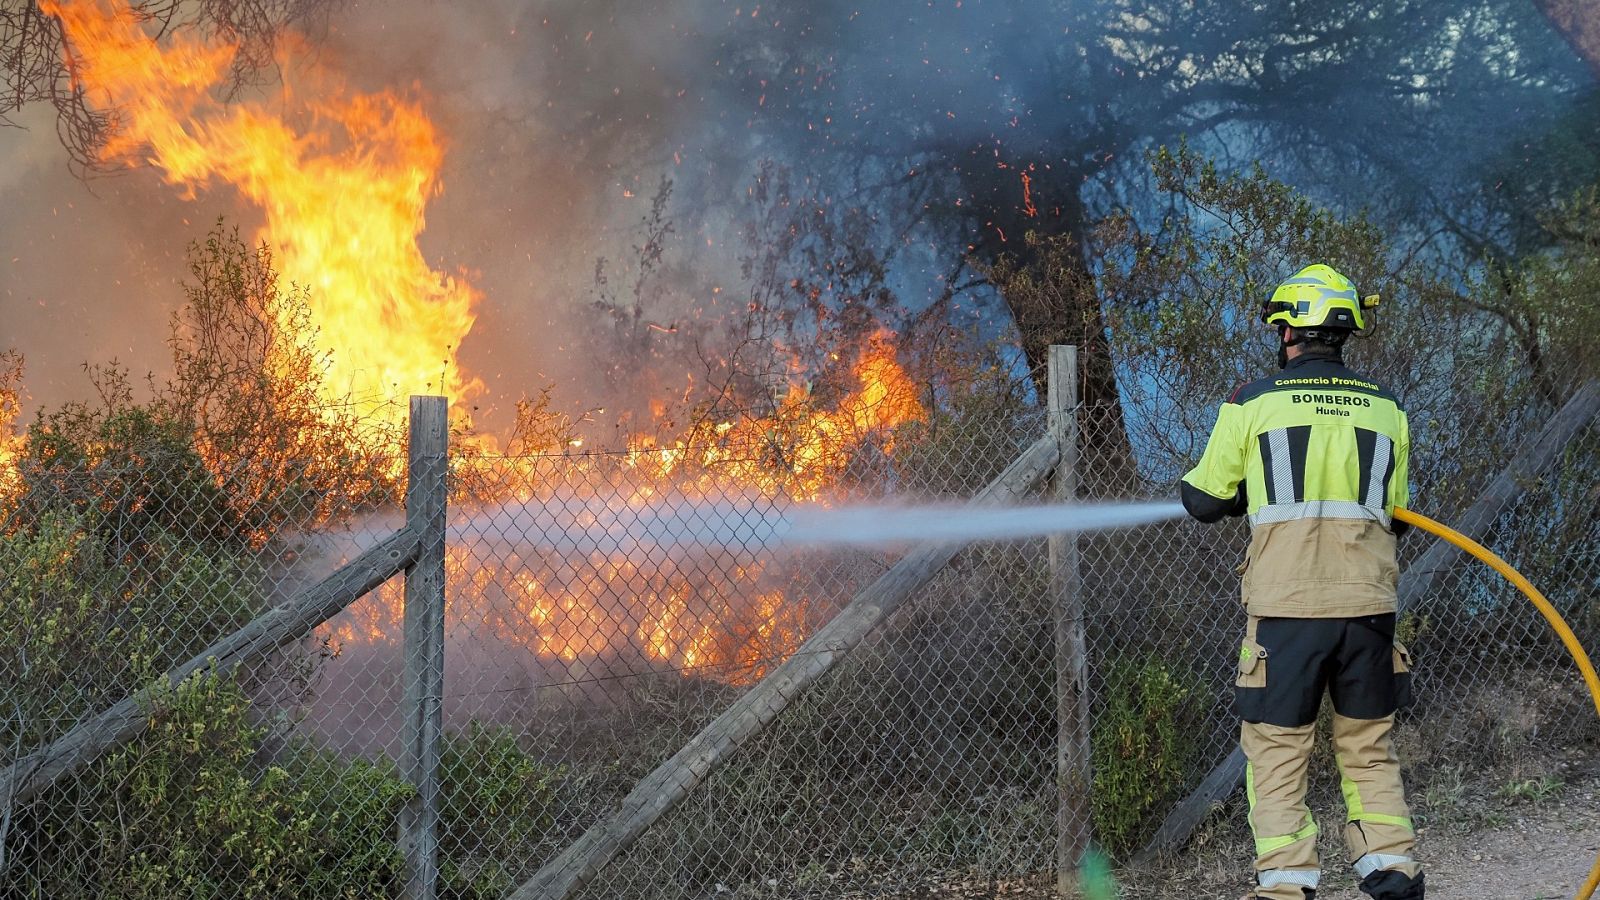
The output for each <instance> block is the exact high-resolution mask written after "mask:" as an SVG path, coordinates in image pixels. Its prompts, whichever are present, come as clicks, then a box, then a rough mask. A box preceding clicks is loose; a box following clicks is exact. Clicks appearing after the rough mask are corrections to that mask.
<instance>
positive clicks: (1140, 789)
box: [1092, 657, 1205, 855]
mask: <svg viewBox="0 0 1600 900" xmlns="http://www.w3.org/2000/svg"><path fill="white" fill-rule="evenodd" d="M1203 696H1205V694H1204V692H1203V691H1202V690H1201V688H1200V686H1199V684H1198V682H1197V681H1196V680H1195V678H1194V676H1193V675H1191V674H1189V673H1186V672H1184V671H1183V670H1182V669H1180V668H1179V667H1178V666H1177V665H1175V664H1173V663H1170V662H1167V661H1165V660H1163V659H1161V658H1159V657H1140V658H1122V659H1115V660H1112V661H1111V662H1110V664H1109V666H1108V669H1107V672H1106V681H1105V693H1104V696H1103V697H1102V698H1100V703H1101V704H1102V706H1101V712H1100V715H1099V718H1098V719H1097V720H1096V723H1095V729H1094V735H1093V739H1092V753H1093V759H1094V827H1095V837H1096V838H1097V839H1098V840H1099V842H1100V843H1101V844H1102V845H1103V846H1104V847H1105V848H1106V849H1107V850H1108V851H1110V852H1111V853H1112V854H1113V855H1120V854H1123V853H1126V852H1128V851H1130V850H1133V849H1135V848H1136V846H1137V842H1138V841H1139V839H1141V838H1142V837H1144V831H1143V829H1144V826H1145V824H1146V820H1147V819H1148V818H1149V817H1150V816H1151V815H1152V814H1155V813H1158V812H1160V811H1161V809H1162V808H1163V807H1162V804H1163V803H1166V802H1170V801H1171V800H1172V799H1173V798H1174V796H1175V795H1176V794H1177V793H1178V791H1179V790H1180V789H1181V788H1183V787H1184V786H1185V784H1186V783H1187V779H1188V778H1189V771H1190V766H1191V764H1192V763H1193V753H1194V743H1193V741H1192V740H1191V738H1190V733H1191V732H1190V728H1189V727H1188V724H1189V718H1190V711H1189V709H1188V707H1189V706H1190V705H1191V704H1190V701H1191V700H1192V699H1194V698H1196V697H1203Z"/></svg>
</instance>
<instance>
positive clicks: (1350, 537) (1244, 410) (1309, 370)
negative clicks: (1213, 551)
mask: <svg viewBox="0 0 1600 900" xmlns="http://www.w3.org/2000/svg"><path fill="white" fill-rule="evenodd" d="M1410 447H1411V438H1410V432H1409V430H1408V428H1407V426H1406V414H1405V410H1404V409H1402V408H1401V406H1400V404H1399V402H1398V401H1396V400H1395V398H1394V396H1393V395H1392V394H1390V393H1389V392H1388V391H1386V390H1384V389H1383V388H1382V387H1381V386H1379V385H1377V384H1375V383H1373V382H1372V381H1371V380H1369V379H1366V378H1363V377H1361V376H1360V375H1357V374H1356V373H1355V372H1352V371H1350V369H1348V368H1346V367H1345V365H1344V363H1342V362H1341V361H1339V360H1338V359H1335V358H1332V357H1328V356H1308V355H1302V356H1300V357H1298V358H1296V359H1294V360H1291V361H1290V362H1289V364H1288V366H1286V367H1285V368H1284V370H1283V371H1281V372H1279V373H1278V374H1276V375H1273V376H1270V377H1267V378H1262V379H1260V380H1257V381H1253V382H1251V383H1249V384H1246V385H1244V386H1243V387H1240V388H1239V389H1238V390H1237V391H1234V393H1233V396H1232V397H1230V398H1228V401H1227V402H1226V403H1224V404H1222V409H1221V411H1219V412H1218V413H1217V424H1216V426H1215V427H1214V428H1213V429H1212V431H1211V438H1210V440H1209V441H1207V443H1206V450H1205V454H1204V455H1203V456H1201V458H1200V462H1199V464H1198V465H1196V466H1195V467H1194V468H1193V469H1192V470H1190V471H1189V473H1188V474H1186V475H1184V476H1183V484H1182V486H1181V490H1182V495H1183V503H1184V507H1185V508H1186V509H1188V510H1189V513H1190V514H1191V515H1193V516H1194V517H1195V518H1197V519H1200V520H1201V521H1203V522H1215V521H1217V520H1219V519H1221V518H1222V517H1223V516H1225V515H1248V516H1249V518H1250V526H1251V537H1250V549H1249V551H1248V552H1247V554H1246V557H1245V570H1244V602H1245V606H1246V608H1247V610H1248V611H1249V612H1250V614H1251V615H1255V616H1289V617H1297V618H1343V617H1351V616H1366V615H1377V614H1382V613H1389V612H1394V611H1395V585H1396V582H1397V580H1398V569H1397V567H1396V565H1395V546H1394V545H1395V533H1394V531H1393V530H1392V526H1393V524H1394V523H1393V520H1392V519H1391V515H1392V513H1393V511H1394V508H1395V507H1396V506H1399V507H1401V508H1404V507H1405V505H1406V503H1407V501H1408V492H1407V487H1406V462H1407V457H1408V456H1409V454H1410Z"/></svg>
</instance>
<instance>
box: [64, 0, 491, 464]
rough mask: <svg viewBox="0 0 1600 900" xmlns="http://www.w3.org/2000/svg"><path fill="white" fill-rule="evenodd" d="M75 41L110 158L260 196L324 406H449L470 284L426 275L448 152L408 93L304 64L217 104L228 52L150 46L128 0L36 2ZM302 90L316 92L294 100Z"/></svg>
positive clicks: (380, 414) (396, 426)
mask: <svg viewBox="0 0 1600 900" xmlns="http://www.w3.org/2000/svg"><path fill="white" fill-rule="evenodd" d="M42 8H43V9H44V10H45V11H46V12H47V13H49V14H51V15H54V16H57V17H59V18H60V19H61V22H62V24H63V26H64V27H65V30H66V33H67V35H68V38H69V40H70V42H71V45H72V48H73V51H74V60H73V62H74V65H73V75H74V78H75V79H76V81H77V84H78V86H79V87H81V88H82V89H83V91H84V93H85V95H86V96H87V98H88V99H89V101H90V102H91V103H92V104H94V105H95V106H97V107H98V108H100V109H102V110H108V111H114V112H113V114H112V115H113V126H114V127H113V130H112V133H111V135H110V138H109V140H108V142H107V144H106V146H105V148H104V151H103V152H104V158H105V159H106V160H107V161H120V162H122V163H124V164H126V165H128V166H134V165H138V164H139V163H140V162H149V163H151V164H153V165H154V166H156V167H157V168H158V169H160V170H161V172H162V174H163V176H164V177H165V178H166V180H167V181H169V182H171V183H173V184H176V185H181V186H183V187H184V188H185V189H186V190H187V191H189V192H190V193H191V194H192V193H193V192H194V191H195V190H196V189H198V188H201V187H206V186H209V185H210V184H211V183H213V182H214V181H215V182H222V183H225V184H227V185H230V186H232V187H233V188H234V189H236V190H237V191H238V192H239V193H240V194H241V195H243V196H244V197H246V198H248V199H249V200H251V201H252V202H254V203H255V204H256V205H257V206H259V207H260V209H261V210H262V212H263V213H264V214H265V220H266V221H265V225H264V227H263V228H262V230H261V233H260V235H259V237H260V238H261V239H262V240H264V241H266V242H267V243H268V244H270V245H271V246H272V247H274V248H275V249H276V250H277V251H278V252H279V254H280V256H281V261H282V268H283V273H284V275H285V276H286V278H287V279H288V280H289V281H292V282H295V283H297V284H300V285H304V286H307V287H309V288H310V289H311V298H310V300H311V304H312V312H313V313H314V315H315V316H316V325H317V327H318V329H319V332H320V339H321V340H322V341H323V342H324V346H325V347H326V348H328V349H330V350H331V351H332V353H331V358H330V369H329V371H328V372H326V373H325V376H326V377H325V389H326V391H327V393H328V395H329V396H328V397H327V398H326V399H327V400H328V401H329V403H330V404H333V403H343V402H346V401H347V399H348V400H351V401H353V402H354V403H355V404H356V405H357V411H358V412H360V413H362V414H364V415H366V416H370V417H372V418H375V419H377V420H378V421H381V422H384V423H387V424H389V425H390V426H391V427H392V428H393V430H394V433H395V434H403V433H404V428H403V418H404V415H405V404H404V403H403V402H397V401H403V400H404V398H405V397H406V396H407V395H408V394H411V393H423V392H443V393H444V394H446V395H447V396H449V397H450V398H451V400H452V401H453V403H454V404H455V406H456V408H458V409H465V408H467V407H466V404H464V403H462V402H461V401H464V400H466V399H468V398H470V397H471V396H473V395H474V394H475V393H476V392H477V391H479V390H481V388H482V385H481V383H480V382H479V381H477V380H476V379H471V378H467V377H465V376H463V374H462V373H461V371H460V370H459V369H458V368H457V367H456V365H455V352H456V349H457V348H458V347H459V346H460V344H461V341H462V339H463V338H465V337H466V335H467V333H468V331H469V330H471V328H472V323H473V320H474V311H473V310H474V306H475V305H476V303H477V300H478V294H477V292H476V291H475V290H474V289H473V288H472V287H471V286H470V285H469V284H467V283H466V282H464V281H462V280H460V279H457V278H455V277H452V276H450V275H445V274H441V273H439V272H436V271H434V270H433V269H432V268H431V267H429V265H428V264H427V262H426V261H424V259H423V257H422V253H421V251H420V249H419V248H418V246H417V237H418V235H419V234H420V233H421V232H422V229H423V225H424V216H423V212H424V207H425V206H426V203H427V201H428V199H429V198H430V197H432V196H433V195H434V194H435V193H437V192H438V190H439V183H438V172H439V167H440V164H441V162H442V160H443V149H442V146H441V144H440V141H439V138H438V136H437V135H436V133H435V131H434V127H433V124H432V122H430V121H429V119H428V118H427V116H426V115H425V114H424V113H423V111H422V108H421V106H420V105H419V104H418V103H417V102H416V101H415V100H410V99H406V98H403V97H401V96H399V95H397V94H395V93H392V92H388V91H385V92H382V93H378V94H361V93H356V92H353V91H350V90H348V89H346V87H345V86H344V85H343V84H342V83H341V82H340V81H339V79H337V78H336V77H335V76H333V75H331V74H329V73H326V72H312V73H311V74H310V75H309V76H307V78H308V82H307V83H306V84H305V85H303V86H302V85H296V84H288V85H285V86H284V89H283V91H282V92H281V93H280V95H279V97H278V98H277V99H276V100H275V102H274V104H273V106H274V107H276V106H278V105H281V106H283V107H284V108H286V109H297V110H299V112H298V114H297V115H294V116H292V117H291V116H289V115H286V114H284V113H280V112H277V111H275V109H273V108H269V107H268V106H267V105H266V104H263V103H259V102H240V103H227V104H225V103H223V102H221V101H219V100H218V99H217V98H216V96H215V92H216V91H217V90H218V89H219V88H220V87H221V86H223V85H224V84H225V83H226V79H227V73H228V67H229V65H230V63H231V62H232V60H233V55H234V52H235V48H234V47H232V46H229V45H227V44H222V43H215V42H208V41H205V40H201V39H199V38H197V37H196V36H194V35H193V34H192V33H178V34H174V35H171V36H169V37H167V38H166V39H164V41H163V42H162V43H161V44H158V43H157V42H156V41H155V40H153V39H151V38H150V37H149V36H148V35H146V34H145V32H144V30H143V29H142V28H141V26H140V22H139V19H138V17H137V16H136V15H135V14H134V13H133V12H132V11H131V10H129V9H128V8H127V7H126V6H123V5H119V4H109V5H108V4H107V3H105V2H102V0H74V2H62V0H45V2H44V3H43V4H42ZM302 93H307V94H312V95H314V99H304V98H302V97H301V96H300V95H301V94H302Z"/></svg>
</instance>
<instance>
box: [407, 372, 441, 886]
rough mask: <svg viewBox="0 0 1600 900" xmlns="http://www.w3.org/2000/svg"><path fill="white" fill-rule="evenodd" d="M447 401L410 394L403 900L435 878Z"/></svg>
mask: <svg viewBox="0 0 1600 900" xmlns="http://www.w3.org/2000/svg"><path fill="white" fill-rule="evenodd" d="M449 442H450V437H449V419H448V406H447V403H446V401H445V398H443V397H412V398H411V447H410V467H409V469H408V472H407V477H406V528H407V529H408V530H411V531H413V532H415V533H416V534H417V536H418V541H419V546H418V548H417V558H416V561H415V562H414V563H412V564H411V566H409V567H408V568H407V569H406V592H405V594H406V599H405V627H404V632H405V647H404V651H403V652H404V654H405V675H404V682H403V683H404V685H405V705H404V706H403V707H402V716H403V719H402V722H401V726H400V735H401V747H400V769H401V773H402V775H403V776H404V777H405V779H406V782H407V783H408V784H410V785H411V787H412V789H413V791H414V793H413V794H412V796H411V799H410V800H408V801H407V802H406V805H405V806H404V807H403V808H402V809H401V810H400V816H399V832H400V833H399V843H400V850H401V852H402V853H403V854H404V855H405V883H404V889H403V893H402V896H403V897H405V900H433V898H434V897H435V896H436V895H437V891H438V882H439V836H438V824H439V750H440V741H441V736H442V731H443V722H442V721H441V717H442V712H441V700H442V695H443V693H444V603H445V598H444V545H445V505H446V484H445V477H446V474H447V472H448V469H449V458H448V452H449Z"/></svg>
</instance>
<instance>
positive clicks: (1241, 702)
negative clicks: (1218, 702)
mask: <svg viewBox="0 0 1600 900" xmlns="http://www.w3.org/2000/svg"><path fill="white" fill-rule="evenodd" d="M1266 693H1267V648H1265V647H1263V646H1261V645H1260V644H1258V643H1256V642H1255V641H1254V640H1252V639H1250V638H1248V637H1247V638H1245V639H1244V642H1243V643H1242V644H1241V645H1240V647H1239V671H1238V674H1237V675H1235V676H1234V679H1233V703H1234V708H1235V710H1236V711H1237V712H1238V713H1239V717H1240V718H1242V719H1244V720H1245V721H1247V722H1255V721H1260V718H1261V710H1262V708H1263V706H1264V704H1265V703H1266Z"/></svg>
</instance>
